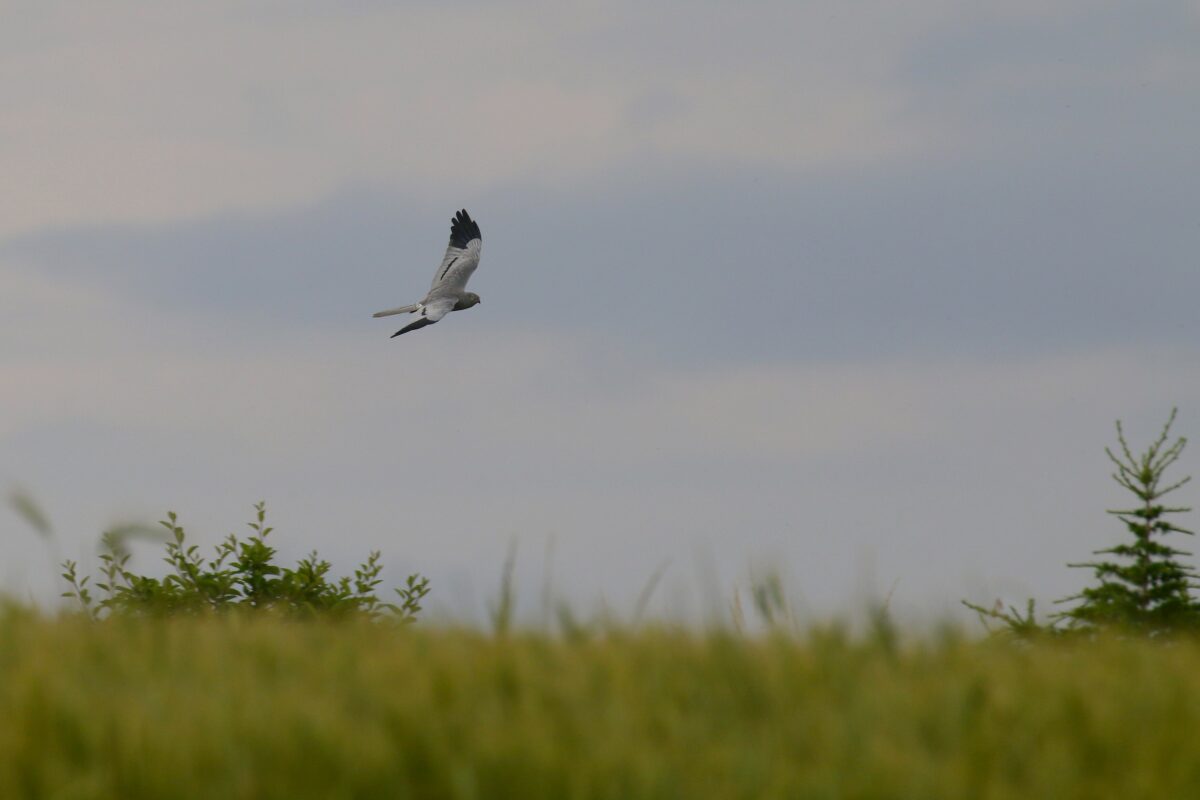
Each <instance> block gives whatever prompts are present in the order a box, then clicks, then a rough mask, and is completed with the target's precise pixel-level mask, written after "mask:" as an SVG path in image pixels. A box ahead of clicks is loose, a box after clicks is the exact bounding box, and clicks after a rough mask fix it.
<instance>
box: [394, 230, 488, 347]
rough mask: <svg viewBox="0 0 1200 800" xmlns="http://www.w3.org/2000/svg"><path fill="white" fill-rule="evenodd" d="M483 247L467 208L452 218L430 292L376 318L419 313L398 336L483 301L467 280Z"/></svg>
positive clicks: (395, 334) (481, 238) (481, 239)
mask: <svg viewBox="0 0 1200 800" xmlns="http://www.w3.org/2000/svg"><path fill="white" fill-rule="evenodd" d="M482 247H483V236H482V235H481V234H480V233H479V224H478V223H476V222H475V220H473V219H471V216H470V215H469V214H468V213H467V210H466V209H465V208H464V209H463V210H462V211H459V212H458V213H457V214H455V215H454V219H452V220H450V244H449V246H448V247H447V248H446V255H445V256H443V257H442V263H441V265H440V266H439V267H438V268H437V272H435V273H434V275H433V285H432V286H430V287H429V294H427V295H425V299H424V300H422V301H421V302H419V303H413V304H412V305H407V306H400V307H399V308H389V309H388V310H387V311H378V312H376V313H375V316H376V317H390V316H392V315H393V314H416V315H417V318H416V319H415V320H413V321H412V322H410V323H408V324H407V325H405V326H404V327H403V328H401V329H400V330H398V331H396V332H395V333H393V334H392V338H393V339H395V338H396V337H397V336H399V335H400V334H402V333H408V332H409V331H415V330H418V329H419V328H424V327H425V326H426V325H432V324H433V323H435V322H437V321H438V320H439V319H441V318H442V317H444V316H446V315H447V314H449V313H450V312H451V311H462V310H464V309H467V308H470V307H471V306H474V305H478V304H479V295H477V294H475V293H474V292H468V291H467V281H468V280H470V278H471V273H473V272H474V271H475V268H476V267H478V266H479V251H480V248H482Z"/></svg>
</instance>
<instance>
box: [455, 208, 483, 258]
mask: <svg viewBox="0 0 1200 800" xmlns="http://www.w3.org/2000/svg"><path fill="white" fill-rule="evenodd" d="M472 239H479V240H480V241H482V240H483V234H482V233H480V231H479V223H477V222H476V221H475V220H473V219H471V215H470V214H468V213H467V210H466V209H465V208H464V209H462V210H460V211H459V212H458V213H457V214H455V215H454V219H452V220H450V244H451V245H453V246H454V247H459V248H464V247H466V246H467V243H468V242H470V241H471V240H472Z"/></svg>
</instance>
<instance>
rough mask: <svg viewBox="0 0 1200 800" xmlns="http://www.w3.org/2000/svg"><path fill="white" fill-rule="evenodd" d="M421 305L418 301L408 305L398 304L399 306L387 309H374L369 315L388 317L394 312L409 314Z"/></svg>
mask: <svg viewBox="0 0 1200 800" xmlns="http://www.w3.org/2000/svg"><path fill="white" fill-rule="evenodd" d="M420 307H421V304H420V303H413V304H412V305H408V306H400V307H399V308H389V309H388V310H387V311H376V312H375V313H374V314H372V315H371V316H374V317H390V316H392V315H394V314H411V313H412V312H414V311H416V310H417V309H418V308H420Z"/></svg>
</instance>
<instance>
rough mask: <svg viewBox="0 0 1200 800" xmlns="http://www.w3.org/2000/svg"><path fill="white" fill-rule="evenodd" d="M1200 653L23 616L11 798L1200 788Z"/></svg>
mask: <svg viewBox="0 0 1200 800" xmlns="http://www.w3.org/2000/svg"><path fill="white" fill-rule="evenodd" d="M1198 731H1200V645H1197V644H1195V643H1191V642H1176V643H1174V644H1164V643H1154V642H1149V641H1145V640H1142V641H1125V642H1122V641H1116V640H1112V641H1101V642H1093V643H1090V644H1089V643H1083V642H1074V643H1064V642H1045V643H1035V644H1031V645H1030V644H1024V645H1022V644H1017V643H1013V642H999V641H990V642H979V641H973V640H967V639H964V638H961V637H957V636H953V635H945V636H941V637H929V638H927V639H925V640H924V641H923V642H915V643H910V644H906V645H901V646H899V647H893V646H892V644H891V642H890V640H889V639H888V638H887V637H878V638H876V639H871V638H869V637H868V638H867V639H863V640H855V639H851V638H849V637H847V636H846V635H844V634H842V633H840V632H839V631H838V630H837V629H826V630H823V631H822V630H815V631H813V632H811V633H809V634H807V635H805V636H800V637H778V638H773V637H767V638H749V637H743V636H740V635H737V634H735V633H730V632H726V633H695V632H692V633H688V632H683V631H678V630H668V629H657V630H656V629H646V630H640V631H636V632H634V631H619V630H618V631H610V632H607V633H604V634H602V635H598V636H596V637H593V638H589V639H585V640H578V641H568V640H564V639H562V638H558V637H549V636H544V635H540V634H536V635H535V634H523V633H514V634H512V635H509V636H492V635H489V634H485V633H482V632H478V631H468V630H458V629H447V628H422V627H421V626H416V627H415V628H410V629H400V628H398V627H393V626H388V625H379V624H369V623H353V622H350V623H348V622H341V623H333V622H296V621H284V620H272V619H248V618H247V619H237V618H227V619H186V618H180V619H170V620H165V619H164V620H133V619H123V620H112V621H108V622H103V623H93V622H88V621H86V620H83V619H80V618H76V617H62V618H49V617H45V616H38V615H35V614H32V613H29V612H26V611H23V610H19V609H14V610H10V611H7V612H0V797H4V798H22V797H30V798H34V797H36V798H100V797H103V798H123V799H124V800H133V799H134V798H156V799H162V798H289V799H292V798H307V797H320V798H351V797H354V798H359V797H361V798H393V797H414V798H441V797H461V798H475V797H480V798H482V797H489V798H491V797H514V798H518V797H519V798H532V797H555V798H572V797H576V798H585V797H586V798H591V797H606V798H638V797H656V798H709V797H711V798H736V797H755V798H758V797H788V798H793V797H800V798H807V797H813V798H840V797H863V798H867V797H895V798H965V797H971V798H1007V797H1013V798H1016V797H1023V798H1027V797H1047V798H1049V797H1054V798H1084V797H1086V798H1101V797H1150V796H1155V797H1200V737H1197V736H1196V735H1195V734H1196V733H1197V732H1198Z"/></svg>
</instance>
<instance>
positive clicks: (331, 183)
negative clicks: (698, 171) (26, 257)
mask: <svg viewBox="0 0 1200 800" xmlns="http://www.w3.org/2000/svg"><path fill="white" fill-rule="evenodd" d="M872 13H874V14H877V15H879V17H880V18H879V19H877V20H876V21H875V24H872V25H863V24H862V21H861V20H860V19H858V18H857V17H855V16H854V15H848V14H844V13H840V12H838V11H837V10H836V8H835V7H834V6H814V7H812V8H808V9H801V8H799V7H795V8H793V7H792V6H790V5H785V4H776V5H767V6H763V7H762V8H761V9H760V10H759V11H757V12H755V13H746V12H745V11H744V10H738V12H737V13H733V12H731V11H729V10H724V9H721V8H720V7H713V8H709V9H706V10H705V9H695V8H693V7H691V6H682V5H677V6H671V7H670V8H659V9H654V10H648V9H645V8H644V7H642V6H637V5H633V4H622V5H612V6H610V5H604V6H600V5H597V6H593V7H590V8H588V9H584V10H581V9H572V10H571V11H569V12H568V11H566V10H559V9H555V8H547V7H545V6H544V5H542V4H537V3H514V4H505V5H503V6H501V5H490V4H488V5H478V4H437V5H432V4H430V5H423V4H405V5H403V6H391V5H388V6H382V5H381V6H373V7H370V8H368V9H366V10H363V9H358V10H339V11H337V12H332V11H330V10H329V9H317V8H313V7H307V8H305V9H302V10H284V9H281V8H278V7H276V8H275V9H274V10H273V11H272V12H270V13H266V12H264V13H256V12H249V11H246V10H245V9H243V8H242V7H240V6H238V5H237V4H228V3H226V4H209V5H205V6H203V7H199V6H196V7H191V6H187V5H182V4H164V5H161V6H156V7H155V8H154V9H151V10H148V9H144V8H142V7H141V6H138V5H136V4H115V5H114V4H109V5H108V6H106V7H105V9H104V10H103V11H100V10H99V9H95V10H90V11H89V10H86V9H84V10H80V11H79V12H78V13H75V14H71V15H62V14H58V13H56V12H54V11H53V10H46V9H42V8H41V7H38V6H36V5H26V6H24V7H23V8H22V10H21V12H20V13H19V14H18V15H17V16H16V17H15V21H14V20H10V25H8V26H6V29H7V32H6V33H5V34H0V36H3V37H4V38H3V39H2V40H0V41H3V43H4V44H5V47H4V49H3V53H4V55H3V56H2V57H0V58H2V60H0V68H3V69H4V71H5V74H8V75H12V76H19V77H20V79H19V80H12V81H7V82H6V83H5V86H4V88H3V89H0V101H2V102H3V103H4V105H5V107H6V108H7V109H8V114H7V117H8V119H9V120H10V124H8V125H6V127H5V132H4V137H5V138H4V147H3V148H2V149H0V172H2V173H3V174H4V175H5V176H6V187H7V188H8V191H6V193H5V194H4V198H6V199H3V200H0V220H3V222H0V231H3V232H12V231H19V230H28V229H31V228H35V227H40V226H47V225H62V224H71V223H79V222H91V223H111V222H121V221H130V220H137V221H152V220H158V221H161V220H167V219H179V218H185V217H190V216H202V215H207V214H212V213H214V212H218V211H231V210H262V209H266V208H277V207H281V206H287V205H290V204H294V203H300V202H304V201H307V200H310V199H312V198H314V197H316V196H320V195H322V194H325V193H328V192H330V191H333V190H336V189H337V188H339V187H341V186H344V185H346V184H353V183H363V182H368V183H370V182H374V183H379V184H384V185H389V186H395V187H403V188H404V190H405V191H407V192H410V193H412V194H414V195H423V196H433V197H442V198H446V197H450V196H455V197H460V196H462V195H463V194H464V193H466V194H468V195H469V194H470V193H473V192H479V191H483V190H487V189H489V188H494V187H496V186H499V185H504V184H505V183H508V182H512V181H522V182H533V183H535V184H539V185H546V186H563V185H570V184H573V183H575V182H577V181H579V180H588V179H592V178H598V177H601V176H603V175H604V174H605V172H606V171H608V170H610V169H612V168H613V167H614V166H617V165H619V164H623V163H638V164H643V165H652V164H654V163H656V162H658V161H662V160H678V159H702V160H710V159H715V160H718V161H723V162H729V163H760V164H770V165H775V166H780V167H785V168H802V169H807V168H821V167H828V166H833V167H836V166H840V165H846V164H864V163H870V162H874V161H878V160H881V159H883V160H886V159H892V158H895V157H897V156H902V155H904V154H907V153H910V152H912V151H913V150H914V149H916V150H919V149H921V148H923V146H924V145H923V142H924V141H926V139H927V136H926V134H927V131H925V130H924V127H923V125H922V124H921V123H920V122H919V121H918V120H915V119H906V117H905V116H904V115H903V114H902V113H901V112H902V110H903V106H904V103H905V98H906V95H907V93H908V91H909V90H908V88H907V87H904V86H902V85H899V84H898V83H897V82H896V81H895V80H894V76H893V74H892V73H893V68H894V62H895V60H896V59H897V58H898V57H899V56H900V55H901V54H902V53H903V52H904V51H905V49H906V48H908V47H911V46H912V44H913V39H914V37H917V36H919V35H920V33H921V31H922V29H923V27H924V26H925V25H928V24H929V23H930V22H931V20H932V19H934V18H936V17H937V15H938V14H940V13H941V12H940V11H939V10H938V6H937V4H929V6H928V7H926V6H924V5H922V6H920V7H919V8H917V9H916V10H915V11H913V12H912V13H906V14H896V13H894V12H891V11H889V10H888V7H887V6H886V5H877V6H876V7H875V9H874V11H873V12H872ZM680 15H686V16H687V18H688V20H689V24H688V25H686V26H681V25H678V24H677V21H678V19H679V17H680ZM648 93H649V94H652V95H656V96H670V97H675V98H678V101H677V103H676V105H675V107H674V111H673V113H671V114H668V115H661V116H658V117H655V118H653V119H647V118H646V116H645V115H644V114H641V115H639V114H638V113H636V109H637V108H639V107H640V105H644V103H645V102H646V101H645V98H646V97H647V94H648ZM631 109H634V110H635V111H634V112H633V113H632V114H631Z"/></svg>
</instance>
